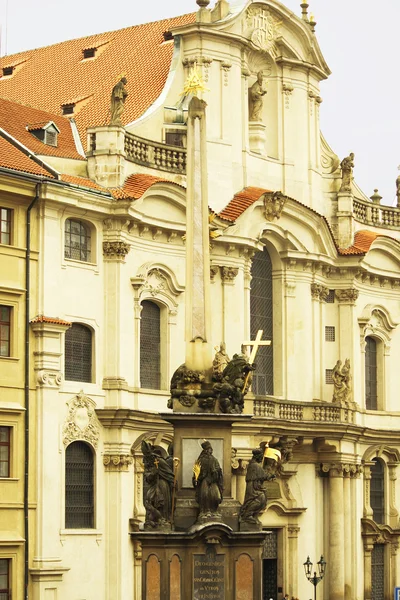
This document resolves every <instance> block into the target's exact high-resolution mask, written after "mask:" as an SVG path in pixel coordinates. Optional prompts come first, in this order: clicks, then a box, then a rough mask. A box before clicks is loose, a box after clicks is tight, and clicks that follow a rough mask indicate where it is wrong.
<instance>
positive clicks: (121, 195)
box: [111, 173, 182, 200]
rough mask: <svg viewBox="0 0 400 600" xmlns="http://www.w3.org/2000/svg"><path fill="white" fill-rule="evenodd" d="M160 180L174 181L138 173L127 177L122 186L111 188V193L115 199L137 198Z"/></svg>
mask: <svg viewBox="0 0 400 600" xmlns="http://www.w3.org/2000/svg"><path fill="white" fill-rule="evenodd" d="M160 182H166V183H174V182H173V181H170V180H169V179H165V178H164V177H155V176H154V175H146V174H144V173H138V174H136V175H131V176H130V177H128V179H127V180H126V181H125V183H124V185H123V187H122V188H115V189H113V190H111V193H112V195H113V197H114V198H115V199H116V200H138V199H139V198H141V197H142V196H143V194H144V193H145V192H146V191H147V190H148V189H149V187H151V186H152V185H154V184H155V183H160ZM175 185H179V184H175ZM179 187H182V186H179Z"/></svg>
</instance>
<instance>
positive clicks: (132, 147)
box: [125, 132, 186, 175]
mask: <svg viewBox="0 0 400 600" xmlns="http://www.w3.org/2000/svg"><path fill="white" fill-rule="evenodd" d="M125 154H126V158H127V160H130V161H132V162H134V163H137V164H138V165H144V166H146V167H150V168H152V169H158V170H159V171H169V172H170V173H182V174H183V175H184V174H185V173H186V149H185V148H178V147H177V146H167V145H166V144H161V143H159V142H152V141H150V140H146V139H144V138H140V137H138V136H137V135H133V134H132V133H128V132H125Z"/></svg>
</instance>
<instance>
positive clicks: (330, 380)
mask: <svg viewBox="0 0 400 600" xmlns="http://www.w3.org/2000/svg"><path fill="white" fill-rule="evenodd" d="M332 375H333V369H325V383H327V384H328V385H333V377H332Z"/></svg>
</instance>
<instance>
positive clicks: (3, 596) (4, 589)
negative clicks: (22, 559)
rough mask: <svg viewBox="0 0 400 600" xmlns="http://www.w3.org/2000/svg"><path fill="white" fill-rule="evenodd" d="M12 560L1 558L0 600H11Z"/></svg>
mask: <svg viewBox="0 0 400 600" xmlns="http://www.w3.org/2000/svg"><path fill="white" fill-rule="evenodd" d="M10 585H11V560H10V559H9V558H0V600H11V588H10Z"/></svg>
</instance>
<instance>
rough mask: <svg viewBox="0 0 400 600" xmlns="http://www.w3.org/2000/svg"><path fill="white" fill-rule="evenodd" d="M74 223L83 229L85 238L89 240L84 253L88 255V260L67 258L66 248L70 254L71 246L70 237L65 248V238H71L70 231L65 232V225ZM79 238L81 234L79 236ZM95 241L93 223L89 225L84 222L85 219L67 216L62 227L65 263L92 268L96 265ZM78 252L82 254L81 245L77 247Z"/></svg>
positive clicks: (87, 222)
mask: <svg viewBox="0 0 400 600" xmlns="http://www.w3.org/2000/svg"><path fill="white" fill-rule="evenodd" d="M71 221H72V222H75V223H79V225H80V227H81V228H82V227H84V228H85V230H86V238H89V245H88V247H87V248H86V252H88V253H89V254H90V260H83V259H82V258H72V257H70V256H67V253H66V250H67V248H69V250H70V252H71V253H72V245H71V237H70V238H69V246H67V238H68V236H71V231H67V223H68V222H70V223H71ZM79 235H80V237H81V233H80V234H79ZM95 239H96V228H95V226H94V225H93V223H90V222H89V221H86V220H85V219H81V218H80V217H79V216H74V215H72V216H69V217H67V218H66V219H65V221H64V225H63V260H64V261H66V263H73V264H75V265H81V266H83V265H88V266H93V265H95V264H96V243H95ZM79 252H80V255H81V253H82V249H81V243H80V246H79Z"/></svg>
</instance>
